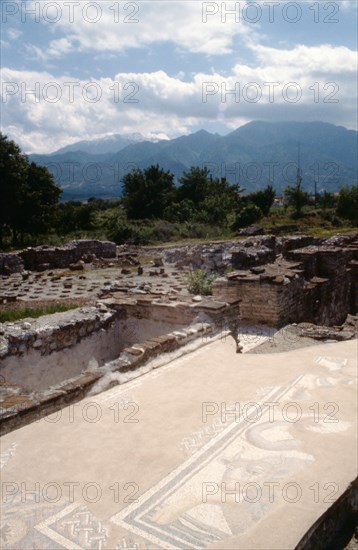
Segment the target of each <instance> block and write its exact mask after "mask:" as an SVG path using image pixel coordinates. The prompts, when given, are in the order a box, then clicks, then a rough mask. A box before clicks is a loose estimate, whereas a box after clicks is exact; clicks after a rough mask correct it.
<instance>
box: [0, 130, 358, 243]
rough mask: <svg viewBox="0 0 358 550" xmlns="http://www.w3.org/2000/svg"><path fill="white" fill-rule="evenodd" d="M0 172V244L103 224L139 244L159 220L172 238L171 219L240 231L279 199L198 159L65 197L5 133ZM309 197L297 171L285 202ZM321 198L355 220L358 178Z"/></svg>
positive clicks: (189, 229) (298, 208)
mask: <svg viewBox="0 0 358 550" xmlns="http://www.w3.org/2000/svg"><path fill="white" fill-rule="evenodd" d="M0 173H1V186H0V247H1V248H3V246H4V242H5V241H7V242H9V241H10V242H11V244H12V246H16V245H18V244H20V245H23V243H24V240H25V237H27V236H31V237H32V238H35V239H36V236H38V237H39V238H40V236H41V238H43V237H44V236H46V235H48V234H51V233H52V234H55V235H68V234H74V233H78V232H86V233H91V232H93V231H95V230H98V228H99V227H100V228H101V230H102V231H104V233H105V236H106V237H108V238H112V239H113V240H116V241H117V242H125V241H130V242H134V243H138V244H140V243H141V242H143V240H144V242H145V238H144V237H143V235H144V234H145V232H146V231H147V232H148V227H149V226H151V227H154V226H155V227H156V228H157V229H158V228H159V229H158V232H159V233H160V234H159V235H158V240H165V238H166V237H168V239H169V238H170V237H171V234H170V227H172V226H173V225H176V226H180V227H181V228H182V229H183V230H182V231H181V233H182V235H183V236H187V237H192V236H202V234H201V233H200V231H199V234H198V235H197V234H196V232H197V231H198V228H205V231H206V232H207V231H208V228H211V229H212V228H216V229H217V231H218V232H220V231H222V232H223V233H224V232H225V231H228V232H230V231H231V232H235V231H237V230H238V229H240V228H242V227H246V226H248V225H251V224H253V223H256V222H258V221H259V220H261V219H262V218H265V217H267V216H268V215H269V213H270V210H271V208H272V205H273V203H274V200H275V190H274V189H273V187H272V186H271V185H268V186H266V188H265V189H263V190H261V191H255V192H253V193H246V191H245V189H242V188H241V186H240V184H237V183H235V184H232V183H230V182H228V181H227V179H226V178H217V177H213V176H212V175H211V173H210V171H209V169H208V168H206V167H197V166H193V167H191V168H190V169H189V170H188V171H185V172H184V173H183V174H182V176H181V178H179V180H178V181H177V182H175V178H174V175H173V174H172V173H171V172H170V171H166V170H163V169H162V168H160V167H159V166H158V165H153V166H149V167H148V168H145V169H143V170H141V169H138V168H136V169H133V170H132V171H131V172H130V173H128V174H126V175H125V176H124V178H123V181H122V183H123V188H122V197H120V198H118V199H113V200H103V199H98V198H95V197H92V198H91V199H89V200H88V201H86V202H79V201H68V202H60V198H61V193H62V191H61V189H60V187H59V186H58V185H57V184H56V183H55V182H54V179H53V176H52V174H51V173H50V172H49V171H48V169H47V168H44V167H42V166H38V165H37V164H36V163H34V162H29V160H28V158H27V156H26V155H25V154H23V153H22V152H21V149H20V147H19V146H18V145H17V144H16V143H15V142H14V141H12V140H9V139H8V138H7V137H6V136H4V135H3V134H1V133H0ZM310 200H311V199H310V197H309V196H308V194H307V193H306V192H305V191H304V190H303V189H302V180H301V179H300V178H298V180H297V182H296V183H295V184H294V185H292V186H289V187H288V188H287V189H286V192H285V208H290V211H291V215H292V217H296V218H299V217H300V216H302V215H303V211H304V207H305V205H307V204H309V203H310ZM316 202H317V205H316V206H319V207H320V208H323V209H328V208H331V209H332V208H333V209H335V212H336V214H337V215H338V216H341V217H342V218H345V219H348V220H349V221H350V222H351V223H353V224H355V225H357V224H358V220H357V212H358V186H353V187H349V188H348V187H343V188H342V189H341V191H340V194H339V198H338V199H337V198H335V197H334V196H333V195H332V194H331V193H327V192H324V193H323V194H322V195H320V196H319V197H317V198H316ZM168 231H169V233H168ZM203 234H206V233H205V232H204V233H203ZM39 240H40V239H39ZM154 240H155V235H154Z"/></svg>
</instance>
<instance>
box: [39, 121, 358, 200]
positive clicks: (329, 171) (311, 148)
mask: <svg viewBox="0 0 358 550" xmlns="http://www.w3.org/2000/svg"><path fill="white" fill-rule="evenodd" d="M357 136H358V133H357V132H355V131H353V130H347V129H346V128H343V127H338V126H334V125H332V124H327V123H323V122H310V123H307V122H280V123H269V122H259V121H255V122H251V123H249V124H246V125H244V126H241V127H240V128H238V129H237V130H234V131H233V132H231V133H229V134H227V135H226V136H219V135H218V134H210V133H209V132H206V131H205V130H201V131H199V132H195V133H194V134H190V135H188V136H181V137H179V138H176V139H173V140H163V141H157V142H150V141H142V142H138V143H131V144H129V145H127V146H125V147H124V148H122V149H121V150H119V151H117V152H115V153H113V149H112V146H113V143H112V144H110V143H109V142H108V140H104V141H101V140H99V141H100V143H99V144H98V146H97V153H96V154H94V153H92V154H91V153H89V152H88V151H87V152H83V151H76V152H75V151H67V152H66V151H65V152H64V151H63V149H62V152H56V153H53V154H51V155H31V156H30V158H31V160H34V161H35V162H37V163H39V164H42V165H45V166H48V167H49V169H50V170H51V171H52V172H53V173H54V176H55V179H56V181H57V182H58V183H59V184H60V185H61V186H63V187H64V190H65V194H64V197H65V198H69V197H73V198H86V197H89V196H93V195H97V196H102V197H110V196H118V195H119V194H120V191H121V178H122V177H123V175H124V174H126V173H127V172H129V171H130V170H131V169H132V168H135V167H138V168H145V167H147V166H150V165H151V164H159V166H161V167H162V168H164V169H165V170H170V171H172V172H173V173H174V174H175V176H176V177H177V178H178V177H180V176H181V174H182V172H183V171H184V170H187V169H189V168H190V166H193V165H197V166H204V165H206V166H208V167H209V168H210V170H211V172H212V174H213V175H214V176H226V177H227V178H228V179H229V180H230V181H232V182H234V181H236V182H237V183H240V184H241V185H242V186H243V187H245V188H246V189H247V191H251V190H254V189H259V188H262V187H263V186H265V185H267V184H268V183H271V184H273V185H274V187H275V188H276V189H277V190H278V191H279V192H281V191H282V190H283V188H284V187H285V186H286V185H288V184H290V183H292V182H293V181H294V179H295V177H296V171H297V159H298V153H299V152H300V166H301V169H302V174H303V186H304V188H305V189H306V190H307V191H309V192H313V189H314V180H316V182H317V187H318V189H319V190H323V189H327V190H328V191H336V190H338V189H339V187H340V186H341V185H342V184H351V183H354V182H356V181H357ZM85 143H87V142H85ZM118 143H119V141H118ZM84 147H85V146H84ZM85 148H86V147H85ZM99 151H102V153H101V154H98V153H99Z"/></svg>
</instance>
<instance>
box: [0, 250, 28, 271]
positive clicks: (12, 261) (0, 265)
mask: <svg viewBox="0 0 358 550" xmlns="http://www.w3.org/2000/svg"><path fill="white" fill-rule="evenodd" d="M23 270H24V262H23V260H22V258H21V257H20V256H19V255H18V254H1V253H0V275H11V274H12V273H21V272H22V271H23Z"/></svg>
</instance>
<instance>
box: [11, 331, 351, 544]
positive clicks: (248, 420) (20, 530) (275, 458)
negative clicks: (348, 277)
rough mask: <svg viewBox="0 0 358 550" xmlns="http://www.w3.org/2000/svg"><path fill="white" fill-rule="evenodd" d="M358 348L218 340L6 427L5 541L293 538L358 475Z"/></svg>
mask: <svg viewBox="0 0 358 550" xmlns="http://www.w3.org/2000/svg"><path fill="white" fill-rule="evenodd" d="M264 339H265V337H264V336H261V337H259V338H258V337H256V336H254V335H247V336H246V337H245V339H244V340H243V342H242V343H243V344H244V351H247V349H248V348H249V347H251V346H253V345H255V344H257V343H259V342H262V341H264ZM357 351H358V348H357V340H354V341H349V342H341V343H336V344H323V345H317V346H314V347H310V348H304V349H301V350H295V351H294V352H285V353H281V354H269V355H256V354H254V355H250V354H245V353H244V354H236V353H235V346H234V342H233V340H232V339H222V340H217V341H216V342H213V343H210V344H208V345H207V346H204V347H202V348H200V349H198V350H196V351H194V352H192V353H190V354H188V355H186V356H183V357H181V358H179V359H175V360H174V361H172V362H171V363H169V364H168V365H167V366H165V367H161V368H158V369H157V370H155V371H152V372H151V373H149V374H147V375H144V376H142V377H141V378H139V379H137V380H134V381H132V382H129V383H127V384H125V385H123V386H116V387H114V388H112V389H111V390H109V391H107V392H104V393H102V394H99V395H97V396H94V397H90V398H87V399H85V400H83V401H81V402H80V403H78V404H76V405H72V406H70V407H68V408H66V409H63V410H62V411H59V412H58V413H55V414H53V415H51V416H49V417H47V418H44V419H42V420H41V421H38V422H35V423H33V424H31V425H29V426H26V427H24V428H21V429H20V430H17V431H15V432H13V433H10V434H8V435H6V436H4V437H3V438H2V440H1V474H2V484H1V489H2V495H1V504H2V515H1V528H0V529H1V530H0V537H1V547H2V548H7V549H10V548H11V549H25V548H26V549H27V548H37V549H51V550H52V549H62V548H66V549H111V550H112V549H113V550H124V549H126V550H129V549H131V550H147V549H152V548H153V549H154V548H167V549H178V550H179V549H183V548H188V549H189V548H193V549H201V548H216V549H220V550H221V549H225V548H226V549H233V548H235V549H236V548H238V549H240V548H242V549H258V548H261V549H270V550H271V549H283V548H293V547H294V546H295V545H296V544H297V543H298V542H299V540H300V539H301V537H302V536H303V535H304V533H305V532H306V531H307V530H308V528H309V527H310V526H311V525H312V523H313V522H314V521H315V520H316V519H317V518H318V517H319V516H320V515H321V514H322V513H323V512H324V511H325V510H326V509H327V508H328V507H329V506H330V505H331V504H332V502H334V501H335V500H336V499H337V498H338V496H339V495H340V494H342V493H343V492H344V490H345V489H346V488H347V486H348V485H349V483H350V482H351V481H353V479H354V478H355V477H356V475H357V444H356V443H357V442H356V440H355V437H356V433H357V429H356V428H357V425H356V423H357V416H356V415H357ZM337 451H338V452H339V461H337Z"/></svg>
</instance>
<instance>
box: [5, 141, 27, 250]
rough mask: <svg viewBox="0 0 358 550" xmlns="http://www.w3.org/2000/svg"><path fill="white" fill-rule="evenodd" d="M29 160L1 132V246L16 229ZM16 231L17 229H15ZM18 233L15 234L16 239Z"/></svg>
mask: <svg viewBox="0 0 358 550" xmlns="http://www.w3.org/2000/svg"><path fill="white" fill-rule="evenodd" d="M27 169H28V161H27V158H26V156H25V155H24V154H23V153H22V152H21V150H20V147H19V146H18V145H16V143H15V142H14V141H11V140H9V139H8V138H7V137H6V136H4V135H3V134H2V133H0V174H1V186H0V246H1V247H2V246H3V238H4V236H5V234H6V233H7V232H9V231H11V230H13V229H14V222H15V218H16V216H17V210H18V207H19V200H20V196H21V193H20V188H21V186H22V185H23V183H24V181H25V180H26V174H27ZM15 232H16V230H15ZM15 237H16V234H15V235H13V240H15Z"/></svg>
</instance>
